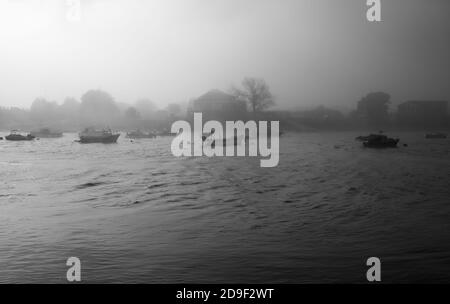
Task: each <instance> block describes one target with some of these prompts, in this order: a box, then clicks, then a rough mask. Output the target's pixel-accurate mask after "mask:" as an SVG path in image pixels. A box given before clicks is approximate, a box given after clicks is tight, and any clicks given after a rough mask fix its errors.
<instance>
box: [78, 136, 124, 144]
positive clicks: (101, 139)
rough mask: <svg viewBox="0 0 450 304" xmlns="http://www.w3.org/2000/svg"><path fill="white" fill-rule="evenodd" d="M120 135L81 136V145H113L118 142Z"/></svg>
mask: <svg viewBox="0 0 450 304" xmlns="http://www.w3.org/2000/svg"><path fill="white" fill-rule="evenodd" d="M119 136H120V134H112V135H107V136H83V135H82V136H80V141H79V142H80V143H82V144H93V143H103V144H113V143H116V142H117V139H118V138H119Z"/></svg>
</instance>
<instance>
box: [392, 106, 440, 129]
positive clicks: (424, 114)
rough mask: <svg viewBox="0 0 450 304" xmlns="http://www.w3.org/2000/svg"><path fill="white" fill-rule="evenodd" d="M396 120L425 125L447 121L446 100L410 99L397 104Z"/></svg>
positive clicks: (410, 124)
mask: <svg viewBox="0 0 450 304" xmlns="http://www.w3.org/2000/svg"><path fill="white" fill-rule="evenodd" d="M397 115H398V122H399V123H400V124H402V125H407V126H416V127H427V126H443V125H446V124H447V123H448V121H447V120H448V102H447V101H433V100H430V101H427V100H411V101H407V102H404V103H402V104H400V105H399V106H398V113H397Z"/></svg>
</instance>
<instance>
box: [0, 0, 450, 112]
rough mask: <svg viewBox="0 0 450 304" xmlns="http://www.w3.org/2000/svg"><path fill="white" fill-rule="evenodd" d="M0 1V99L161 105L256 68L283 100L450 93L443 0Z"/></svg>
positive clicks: (333, 101) (341, 101) (24, 103)
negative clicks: (96, 97) (73, 11)
mask: <svg viewBox="0 0 450 304" xmlns="http://www.w3.org/2000/svg"><path fill="white" fill-rule="evenodd" d="M365 2H366V1H365V0H345V1H342V0H340V1H336V0H160V1H158V0H154V1H146V0H81V13H82V15H81V20H80V21H79V22H70V21H68V20H67V18H66V13H67V5H66V2H65V1H62V0H0V106H18V107H29V106H30V104H31V103H32V101H33V100H34V99H35V98H36V97H45V98H47V99H50V100H55V101H58V102H61V101H62V100H63V99H64V97H66V96H73V97H76V98H77V99H79V98H80V96H81V95H82V94H83V93H84V92H85V91H87V90H88V89H103V90H106V91H108V92H110V93H111V94H112V95H113V96H114V97H115V98H116V100H117V101H119V102H127V103H133V102H134V101H135V100H136V99H138V98H142V97H148V98H150V99H151V100H153V101H154V102H155V103H157V104H158V105H160V106H164V104H167V103H170V102H184V101H187V100H189V99H191V98H193V97H197V96H199V95H201V94H203V93H204V92H206V91H208V90H210V89H213V88H219V89H223V90H226V89H228V88H229V87H230V86H231V85H232V84H239V83H240V81H241V80H242V78H243V77H245V76H256V77H262V78H265V79H266V81H267V82H268V83H269V85H270V86H271V89H272V91H273V94H274V95H276V97H277V103H278V105H279V106H280V107H283V108H293V107H301V106H305V105H311V104H324V105H329V106H333V107H338V108H348V107H353V106H354V105H355V102H356V101H357V100H358V99H359V98H360V97H361V96H362V95H364V94H366V93H368V92H371V91H378V90H384V91H386V92H389V93H390V94H391V95H392V99H393V101H394V102H395V103H398V102H401V101H404V100H407V99H422V98H427V99H445V100H450V82H449V80H450V19H448V18H449V16H450V1H448V0H428V1H426V0H381V3H382V19H383V21H382V22H381V23H377V24H374V23H368V22H367V20H366V9H367V7H366V5H365Z"/></svg>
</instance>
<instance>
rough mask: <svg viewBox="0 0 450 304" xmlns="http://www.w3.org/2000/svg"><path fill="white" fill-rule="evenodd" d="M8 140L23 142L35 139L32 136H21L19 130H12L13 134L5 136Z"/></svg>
mask: <svg viewBox="0 0 450 304" xmlns="http://www.w3.org/2000/svg"><path fill="white" fill-rule="evenodd" d="M5 139H6V140H12V141H21V140H33V139H35V137H34V136H33V135H31V134H27V135H23V134H20V132H19V131H18V130H12V131H11V134H9V135H7V136H5Z"/></svg>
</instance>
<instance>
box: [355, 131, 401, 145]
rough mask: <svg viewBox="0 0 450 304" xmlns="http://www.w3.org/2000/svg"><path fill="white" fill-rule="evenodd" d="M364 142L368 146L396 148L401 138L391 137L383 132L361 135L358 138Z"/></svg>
mask: <svg viewBox="0 0 450 304" xmlns="http://www.w3.org/2000/svg"><path fill="white" fill-rule="evenodd" d="M356 139H357V140H360V141H362V142H363V145H364V147H367V148H396V147H397V144H398V143H399V141H400V139H398V138H389V137H387V136H386V135H382V134H370V135H369V136H359V137H357V138H356Z"/></svg>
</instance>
